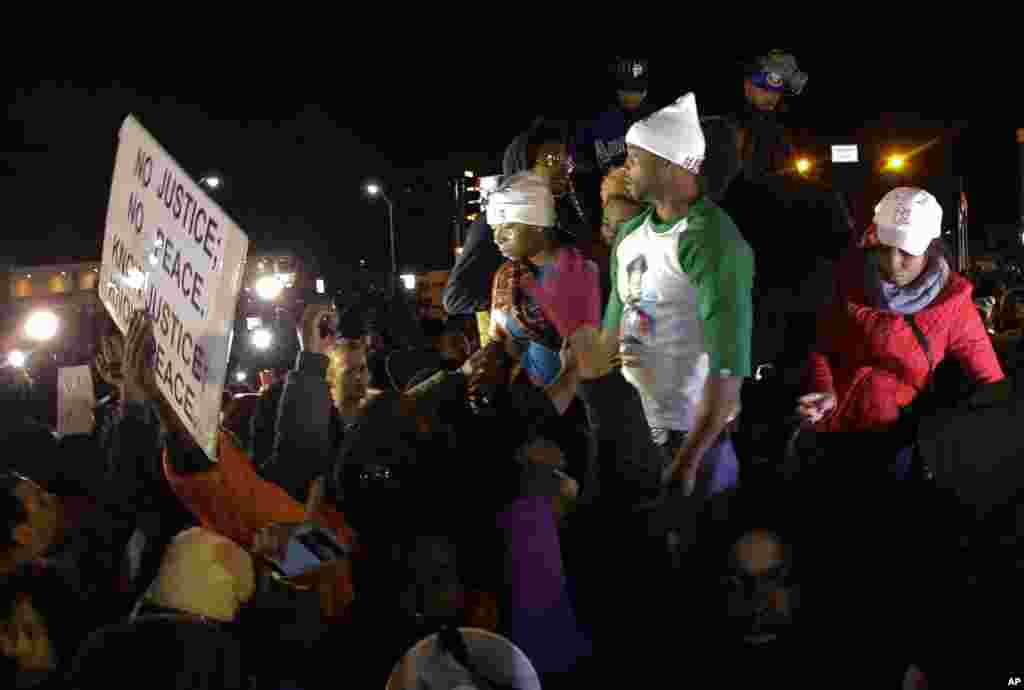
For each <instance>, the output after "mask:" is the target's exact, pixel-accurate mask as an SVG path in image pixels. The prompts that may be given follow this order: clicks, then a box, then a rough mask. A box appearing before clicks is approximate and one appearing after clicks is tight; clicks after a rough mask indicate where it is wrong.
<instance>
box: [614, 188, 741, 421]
mask: <svg viewBox="0 0 1024 690" xmlns="http://www.w3.org/2000/svg"><path fill="white" fill-rule="evenodd" d="M611 274H612V279H613V281H614V282H613V286H612V287H613V289H612V294H611V299H610V300H609V303H608V308H607V310H606V311H605V317H604V328H605V330H612V329H615V330H617V331H618V333H619V339H620V343H621V349H622V352H623V354H630V355H636V356H638V357H639V358H640V359H641V361H642V362H643V365H644V366H642V367H641V368H639V369H626V368H624V369H623V370H622V371H623V375H625V377H626V378H627V379H628V380H629V381H630V383H632V384H633V385H634V386H635V387H636V388H637V390H638V391H639V392H640V395H641V398H642V399H643V403H644V411H645V412H646V413H647V422H648V423H649V424H650V425H651V427H652V428H654V429H672V430H677V431H689V429H690V428H691V426H692V425H693V422H694V418H695V415H696V412H697V406H698V404H699V402H700V399H701V397H702V395H703V393H704V383H705V381H706V380H707V377H708V375H709V374H714V375H718V376H744V377H745V376H750V373H751V362H750V345H751V334H752V330H753V302H752V295H751V291H752V289H753V282H754V253H753V251H752V250H751V248H750V245H749V244H747V242H746V240H744V239H743V237H742V235H740V232H739V230H738V229H737V228H736V224H735V223H733V221H732V219H731V218H729V216H728V214H726V213H725V211H723V210H722V209H721V208H719V207H718V205H716V204H715V203H714V202H712V201H710V200H709V199H706V198H704V197H702V198H701V199H699V200H698V201H697V202H696V203H694V204H693V205H692V206H691V207H690V211H689V213H687V215H686V217H685V218H683V219H682V220H680V221H677V222H675V223H667V224H658V223H656V222H655V218H654V210H653V209H651V210H649V211H647V212H645V213H643V214H641V215H640V216H638V217H637V218H634V219H633V220H631V221H629V222H627V223H626V224H625V225H623V227H622V228H621V229H620V230H619V234H618V237H617V238H616V241H615V248H614V250H613V251H612V257H611Z"/></svg>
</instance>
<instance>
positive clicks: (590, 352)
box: [569, 326, 622, 381]
mask: <svg viewBox="0 0 1024 690" xmlns="http://www.w3.org/2000/svg"><path fill="white" fill-rule="evenodd" d="M569 342H570V346H571V351H572V352H573V353H574V354H575V355H576V366H577V368H578V370H579V375H580V379H581V380H583V381H593V380H594V379H599V378H601V377H602V376H605V375H606V374H608V373H609V372H610V371H612V370H613V369H615V368H616V367H618V366H620V365H621V364H622V361H621V357H620V355H619V339H618V337H617V336H616V335H614V334H613V333H609V332H606V331H600V330H598V329H597V328H594V327H593V326H583V327H581V328H579V329H578V330H577V331H576V332H575V333H574V334H573V335H572V336H571V337H570V338H569Z"/></svg>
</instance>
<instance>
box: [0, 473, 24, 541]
mask: <svg viewBox="0 0 1024 690" xmlns="http://www.w3.org/2000/svg"><path fill="white" fill-rule="evenodd" d="M23 481H24V477H22V476H21V475H18V474H15V473H14V472H3V473H0V551H6V550H7V549H9V548H10V547H12V546H14V543H15V542H14V528H15V527H17V526H18V525H20V524H21V523H23V522H25V520H27V519H28V511H27V510H25V503H24V501H22V500H21V498H20V497H19V496H18V494H17V493H16V491H15V490H16V489H17V487H18V484H20V483H21V482H23Z"/></svg>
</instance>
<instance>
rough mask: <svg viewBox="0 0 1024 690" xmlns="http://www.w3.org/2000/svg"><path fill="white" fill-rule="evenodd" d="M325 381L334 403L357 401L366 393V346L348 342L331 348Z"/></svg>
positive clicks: (367, 378)
mask: <svg viewBox="0 0 1024 690" xmlns="http://www.w3.org/2000/svg"><path fill="white" fill-rule="evenodd" d="M328 359H329V365H328V367H327V383H328V385H329V386H330V388H331V397H332V398H333V399H334V404H335V405H341V404H343V403H353V402H358V401H360V400H362V399H363V397H365V395H366V386H367V383H368V382H369V380H370V369H369V367H368V366H367V363H366V348H365V347H362V346H361V344H360V345H357V346H352V344H350V343H346V344H345V345H339V346H336V347H335V348H333V349H332V350H331V351H330V353H329V354H328Z"/></svg>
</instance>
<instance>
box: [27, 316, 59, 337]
mask: <svg viewBox="0 0 1024 690" xmlns="http://www.w3.org/2000/svg"><path fill="white" fill-rule="evenodd" d="M59 326H60V320H59V319H58V318H57V315H56V314H54V313H53V312H52V311H37V312H33V313H32V314H30V315H29V317H28V320H27V321H25V335H27V336H28V337H29V338H31V339H32V340H37V341H40V342H42V341H44V340H49V339H50V338H52V337H53V336H55V335H57V329H58V328H59Z"/></svg>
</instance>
